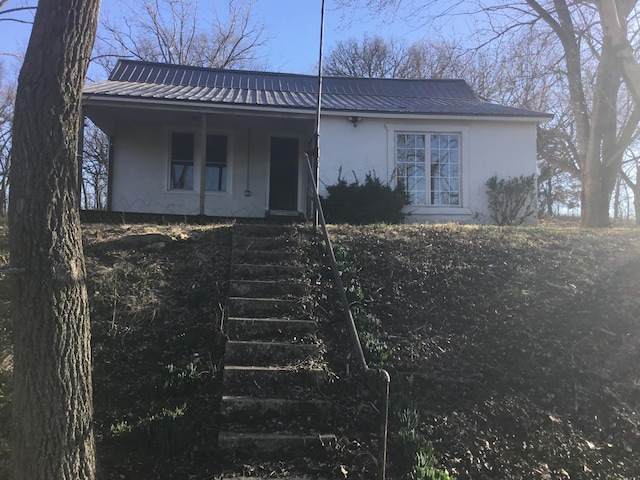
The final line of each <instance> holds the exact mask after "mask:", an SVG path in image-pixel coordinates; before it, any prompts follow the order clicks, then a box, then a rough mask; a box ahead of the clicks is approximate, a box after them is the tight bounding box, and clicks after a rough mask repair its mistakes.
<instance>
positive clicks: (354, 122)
mask: <svg viewBox="0 0 640 480" xmlns="http://www.w3.org/2000/svg"><path fill="white" fill-rule="evenodd" d="M348 119H349V121H350V122H351V123H353V126H354V128H355V127H357V126H358V122H360V121H361V120H362V117H348Z"/></svg>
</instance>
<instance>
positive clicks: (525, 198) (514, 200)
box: [485, 175, 536, 225]
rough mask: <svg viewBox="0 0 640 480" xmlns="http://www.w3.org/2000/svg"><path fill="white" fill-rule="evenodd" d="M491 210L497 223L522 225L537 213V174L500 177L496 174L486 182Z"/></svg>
mask: <svg viewBox="0 0 640 480" xmlns="http://www.w3.org/2000/svg"><path fill="white" fill-rule="evenodd" d="M485 185H486V187H487V195H488V196H489V212H490V215H491V219H492V220H493V221H494V222H495V223H496V224H497V225H522V224H523V223H524V221H525V220H526V219H527V218H529V217H530V216H531V215H533V214H534V213H536V177H535V175H529V176H524V175H520V176H519V177H515V178H509V179H506V180H505V179H504V178H502V179H498V176H497V175H494V176H493V177H491V178H490V179H489V180H487V182H486V184H485Z"/></svg>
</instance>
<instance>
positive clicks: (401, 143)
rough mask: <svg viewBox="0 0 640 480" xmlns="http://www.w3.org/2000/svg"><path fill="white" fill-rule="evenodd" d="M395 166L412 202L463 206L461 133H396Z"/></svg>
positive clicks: (416, 203) (415, 203)
mask: <svg viewBox="0 0 640 480" xmlns="http://www.w3.org/2000/svg"><path fill="white" fill-rule="evenodd" d="M396 168H397V172H398V180H399V181H401V182H402V184H403V185H404V188H405V190H406V192H407V193H408V194H409V196H410V198H411V203H412V204H413V205H436V206H437V205H460V135H458V134H440V133H433V134H420V133H399V134H397V135H396Z"/></svg>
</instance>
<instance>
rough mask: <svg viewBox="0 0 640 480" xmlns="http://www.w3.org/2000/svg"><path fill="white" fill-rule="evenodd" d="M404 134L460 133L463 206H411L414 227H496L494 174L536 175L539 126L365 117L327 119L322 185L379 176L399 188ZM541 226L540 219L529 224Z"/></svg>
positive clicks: (322, 190)
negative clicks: (399, 142)
mask: <svg viewBox="0 0 640 480" xmlns="http://www.w3.org/2000/svg"><path fill="white" fill-rule="evenodd" d="M396 132H402V133H457V134H460V138H461V140H460V143H461V146H460V155H461V165H460V168H461V173H460V178H461V180H460V183H461V192H460V195H461V205H460V206H447V207H438V206H408V207H407V208H406V211H407V213H408V217H407V221H408V222H423V223H424V222H462V223H490V222H491V219H490V215H489V211H488V208H487V197H486V187H485V182H486V181H487V180H488V179H489V178H490V177H491V176H493V175H494V174H497V175H498V177H499V178H509V177H514V176H520V175H531V174H535V173H536V124H535V123H534V122H520V121H497V120H496V121H492V120H486V119H484V120H482V121H477V120H475V121H472V120H469V121H451V122H445V121H439V120H438V121H436V120H432V121H415V120H411V121H398V120H389V119H375V118H364V119H362V120H361V121H360V122H359V123H358V126H357V127H355V128H354V127H353V125H352V124H351V123H350V122H349V121H348V120H347V118H346V117H329V118H324V119H323V123H322V134H321V144H320V147H321V152H320V157H321V158H320V185H321V194H326V186H327V185H332V184H334V183H336V181H337V179H338V172H339V171H340V169H342V178H344V179H345V180H346V181H347V182H351V181H353V179H354V175H353V173H352V172H355V174H356V177H357V178H358V180H359V181H360V182H362V181H363V180H364V176H365V174H367V173H369V172H371V173H375V174H376V175H377V176H378V177H379V178H380V179H381V180H382V181H387V182H390V184H391V185H395V175H394V174H395V138H396ZM529 223H530V224H535V223H536V219H535V218H532V219H531V221H530V222H529Z"/></svg>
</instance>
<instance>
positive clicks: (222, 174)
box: [205, 135, 227, 192]
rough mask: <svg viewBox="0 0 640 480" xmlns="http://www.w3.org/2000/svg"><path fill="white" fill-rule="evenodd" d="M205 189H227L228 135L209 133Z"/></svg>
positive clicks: (215, 190)
mask: <svg viewBox="0 0 640 480" xmlns="http://www.w3.org/2000/svg"><path fill="white" fill-rule="evenodd" d="M206 161H207V165H206V169H205V190H207V191H211V192H226V191H227V137H226V136H224V135H207V152H206Z"/></svg>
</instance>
